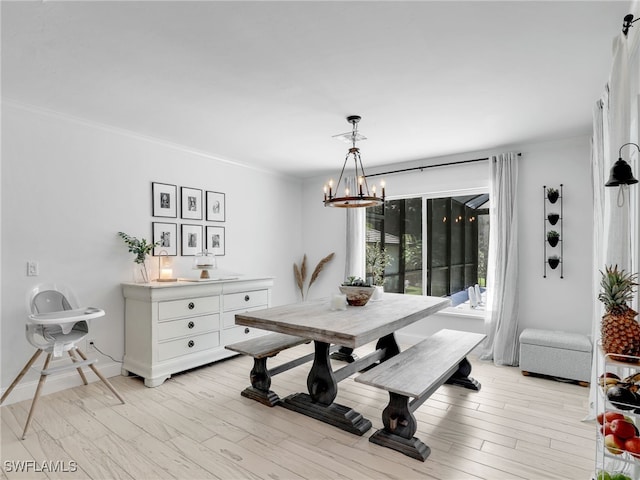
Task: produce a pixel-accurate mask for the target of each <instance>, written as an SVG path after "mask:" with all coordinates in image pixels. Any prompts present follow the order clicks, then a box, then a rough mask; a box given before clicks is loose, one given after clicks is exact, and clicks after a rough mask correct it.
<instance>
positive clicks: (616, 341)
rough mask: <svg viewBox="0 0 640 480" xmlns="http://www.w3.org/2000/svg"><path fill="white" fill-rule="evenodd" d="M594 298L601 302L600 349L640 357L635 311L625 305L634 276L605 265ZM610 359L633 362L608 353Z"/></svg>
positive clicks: (639, 340) (639, 337)
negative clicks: (602, 308)
mask: <svg viewBox="0 0 640 480" xmlns="http://www.w3.org/2000/svg"><path fill="white" fill-rule="evenodd" d="M600 273H601V274H602V280H601V281H600V286H601V287H602V291H601V292H600V294H599V295H598V300H600V301H601V302H602V303H604V306H605V315H604V316H603V317H602V325H601V335H602V348H603V349H604V351H605V352H606V353H612V354H613V353H618V354H621V355H630V356H634V357H640V324H638V322H637V321H636V320H635V317H636V315H638V312H636V311H634V310H633V309H632V308H630V307H629V306H628V305H627V302H630V301H632V299H633V287H634V286H636V285H637V283H635V280H636V275H632V274H628V273H625V271H624V270H620V271H618V266H617V265H616V266H615V267H605V273H602V272H600ZM612 358H614V360H620V361H634V359H630V358H627V357H620V356H612Z"/></svg>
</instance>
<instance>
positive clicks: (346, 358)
mask: <svg viewBox="0 0 640 480" xmlns="http://www.w3.org/2000/svg"><path fill="white" fill-rule="evenodd" d="M331 359H332V360H338V361H340V362H347V363H353V362H355V361H356V360H357V359H358V356H357V355H355V354H354V353H353V348H349V347H340V350H338V351H337V352H333V353H332V354H331Z"/></svg>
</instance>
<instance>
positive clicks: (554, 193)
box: [542, 184, 564, 278]
mask: <svg viewBox="0 0 640 480" xmlns="http://www.w3.org/2000/svg"><path fill="white" fill-rule="evenodd" d="M542 192H543V195H544V197H543V198H544V200H543V203H544V229H543V232H544V241H543V245H544V250H543V257H542V258H543V262H544V274H543V277H544V278H547V266H549V267H551V270H555V269H556V268H558V266H560V278H564V269H563V267H562V265H563V262H562V259H563V256H564V236H563V231H562V227H563V197H564V193H563V185H562V184H560V188H559V189H557V188H554V187H547V186H546V185H543V186H542ZM556 203H557V204H558V206H559V207H560V213H556V212H550V213H547V206H548V205H549V204H556ZM552 227H553V228H552ZM558 246H559V250H560V254H559V255H547V248H554V249H555V248H556V247H558Z"/></svg>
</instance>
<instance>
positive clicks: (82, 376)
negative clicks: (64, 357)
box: [67, 349, 89, 385]
mask: <svg viewBox="0 0 640 480" xmlns="http://www.w3.org/2000/svg"><path fill="white" fill-rule="evenodd" d="M67 352H68V353H69V356H70V357H71V360H72V361H73V363H76V362H77V361H78V360H77V358H76V356H75V354H74V353H73V349H71V350H67ZM76 370H78V373H79V374H80V378H81V379H82V383H84V384H85V385H89V382H87V377H85V376H84V372H83V371H82V368H80V367H78V368H77V369H76Z"/></svg>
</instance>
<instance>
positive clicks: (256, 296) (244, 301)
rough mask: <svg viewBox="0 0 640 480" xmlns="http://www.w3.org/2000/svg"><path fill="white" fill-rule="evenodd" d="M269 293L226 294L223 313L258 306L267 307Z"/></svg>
mask: <svg viewBox="0 0 640 480" xmlns="http://www.w3.org/2000/svg"><path fill="white" fill-rule="evenodd" d="M268 302H269V292H268V291H267V290H253V291H249V292H240V293H227V294H226V295H225V296H224V311H225V312H227V311H229V310H239V309H241V308H251V307H256V306H258V305H265V306H266V305H267V303H268Z"/></svg>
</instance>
